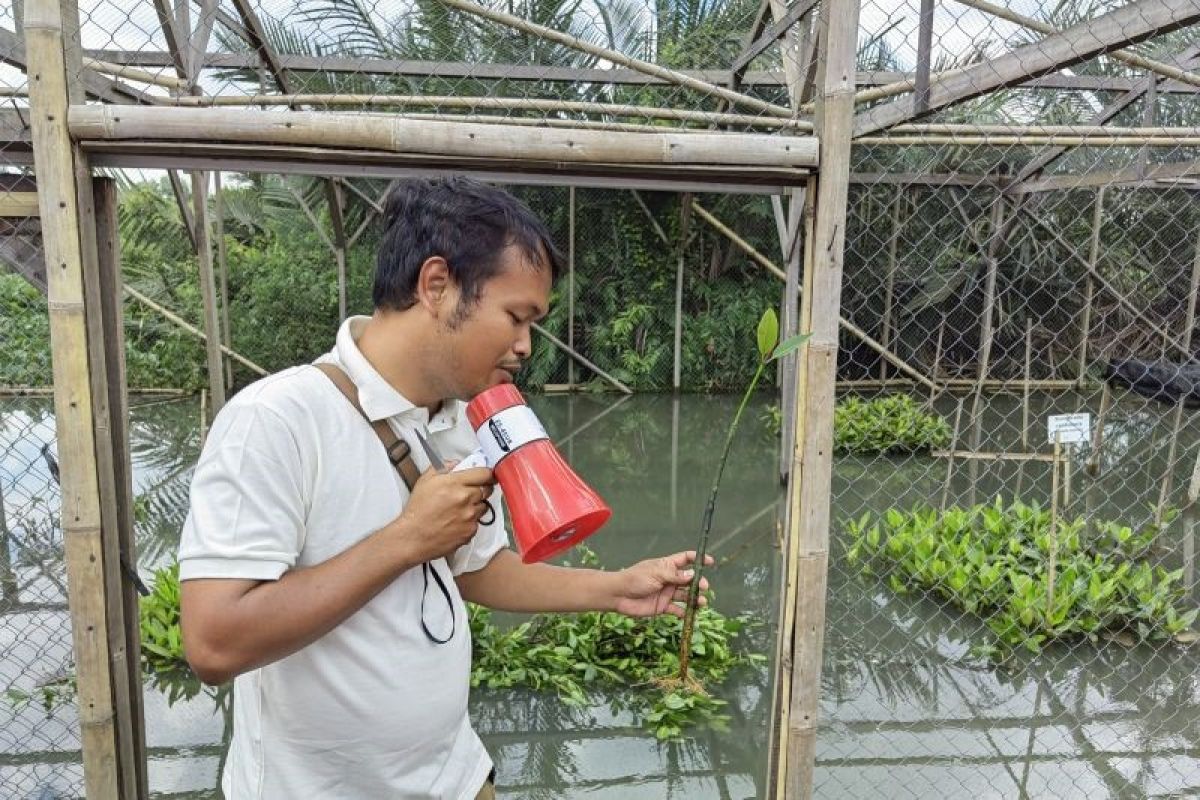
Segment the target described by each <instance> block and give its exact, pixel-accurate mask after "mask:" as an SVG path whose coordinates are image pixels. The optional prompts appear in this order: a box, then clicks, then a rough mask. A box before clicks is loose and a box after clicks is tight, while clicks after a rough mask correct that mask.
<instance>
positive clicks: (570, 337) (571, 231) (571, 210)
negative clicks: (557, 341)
mask: <svg viewBox="0 0 1200 800" xmlns="http://www.w3.org/2000/svg"><path fill="white" fill-rule="evenodd" d="M567 347H568V348H569V349H570V350H574V349H575V187H574V186H568V187H567ZM567 383H568V385H570V386H571V388H572V390H574V388H575V359H573V358H568V359H567Z"/></svg>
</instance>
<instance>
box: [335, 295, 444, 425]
mask: <svg viewBox="0 0 1200 800" xmlns="http://www.w3.org/2000/svg"><path fill="white" fill-rule="evenodd" d="M370 319H371V318H370V317H364V316H358V317H349V318H347V319H346V321H345V322H343V323H342V326H341V327H340V328H339V329H338V333H337V345H336V347H335V348H334V350H335V352H336V353H337V360H338V363H340V364H341V365H342V368H343V369H344V370H346V374H347V375H349V376H350V380H352V381H354V385H355V386H356V387H358V402H359V404H360V405H361V406H362V409H363V411H364V412H365V413H366V415H367V417H368V418H369V419H370V420H371V421H372V422H374V421H376V420H380V419H387V418H389V417H397V418H399V419H400V420H401V421H407V422H411V423H415V424H417V425H420V426H423V427H426V428H428V429H429V431H430V432H431V433H436V432H437V431H440V430H446V429H448V428H452V427H454V426H455V425H456V424H457V423H458V419H459V417H460V416H461V415H462V414H463V413H464V404H463V403H462V401H459V400H446V401H444V402H443V403H442V407H441V409H440V410H438V412H437V413H436V414H434V415H433V418H432V419H431V418H430V417H429V411H428V409H426V408H425V407H424V406H418V405H414V404H413V402H412V401H411V400H409V399H408V398H407V397H405V396H404V395H402V394H400V392H398V391H396V389H395V388H393V387H392V385H391V384H390V383H388V382H387V381H386V380H384V379H383V376H382V375H380V374H379V373H378V372H377V371H376V369H375V368H374V367H373V366H371V362H369V361H367V358H366V356H364V355H363V354H362V351H361V350H359V349H358V343H357V339H358V337H359V336H360V335H361V334H362V329H363V327H364V326H365V325H366V324H367V322H368V321H370Z"/></svg>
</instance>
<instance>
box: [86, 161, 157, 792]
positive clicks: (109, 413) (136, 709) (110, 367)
mask: <svg viewBox="0 0 1200 800" xmlns="http://www.w3.org/2000/svg"><path fill="white" fill-rule="evenodd" d="M77 163H82V162H78V161H77ZM78 183H79V185H80V188H81V190H82V189H84V188H86V193H87V196H88V197H89V198H90V200H91V206H92V209H93V215H92V216H93V219H94V221H95V225H94V231H93V232H92V235H91V237H92V241H93V242H94V243H95V245H94V247H93V248H88V247H85V248H84V260H85V264H86V265H87V269H86V271H85V275H84V293H85V294H84V297H85V303H86V304H87V324H88V346H89V349H90V351H91V352H90V358H91V363H92V399H93V402H94V403H95V410H94V413H93V418H94V419H95V423H96V441H97V445H96V457H97V468H98V477H99V486H100V495H101V525H102V530H103V534H102V538H103V547H104V572H105V584H106V586H105V589H106V591H105V594H106V598H107V603H106V605H107V614H108V620H109V631H108V633H109V648H110V654H111V655H110V657H111V659H112V661H111V663H112V680H113V697H114V706H115V710H116V714H117V717H116V722H117V743H118V753H119V756H120V762H119V764H120V778H121V782H122V797H123V798H129V800H134V799H135V798H142V797H148V796H149V787H148V778H147V773H146V734H145V724H144V713H143V699H142V680H141V678H142V665H141V642H140V638H141V637H140V635H139V617H140V613H139V605H138V594H137V590H136V588H135V586H134V583H133V581H131V580H129V579H128V578H126V576H125V570H126V569H130V570H132V569H134V565H136V564H137V545H136V542H135V539H134V530H133V526H134V521H133V501H134V498H133V465H132V462H131V457H130V452H129V428H128V420H129V399H128V395H127V392H126V371H125V326H124V314H123V304H122V302H121V282H122V277H121V261H120V235H119V232H118V228H117V187H116V183H115V181H113V179H111V178H96V179H94V180H93V179H91V178H90V176H87V175H83V176H81V177H80V180H79V181H78ZM80 194H81V195H82V194H83V192H82V191H81V192H80ZM81 207H82V197H81ZM89 250H90V252H89Z"/></svg>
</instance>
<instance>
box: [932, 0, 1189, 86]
mask: <svg viewBox="0 0 1200 800" xmlns="http://www.w3.org/2000/svg"><path fill="white" fill-rule="evenodd" d="M955 2H957V3H959V4H960V5H964V6H967V7H968V8H973V9H975V10H976V11H982V12H984V13H986V14H991V15H992V16H994V17H998V18H999V19H1003V20H1006V21H1008V22H1011V23H1013V24H1014V25H1020V26H1021V27H1024V28H1028V29H1029V30H1031V31H1037V32H1038V33H1040V34H1042V35H1044V36H1050V35H1051V34H1055V33H1061V32H1062V31H1061V30H1060V29H1059V28H1055V27H1054V26H1053V25H1047V24H1046V23H1045V22H1042V21H1041V20H1036V19H1033V18H1032V17H1027V16H1025V15H1024V14H1019V13H1017V12H1016V11H1013V10H1012V9H1010V8H1006V7H1004V6H998V5H996V4H994V3H989V2H987V0H955ZM1105 55H1106V56H1108V57H1109V58H1111V59H1113V60H1114V61H1120V62H1122V63H1125V64H1128V65H1129V66H1131V67H1135V68H1137V69H1144V70H1149V71H1150V72H1153V73H1156V74H1158V75H1161V76H1163V77H1164V78H1171V79H1173V80H1177V81H1180V82H1181V83H1187V84H1190V85H1192V86H1200V75H1197V74H1196V73H1194V72H1188V71H1187V70H1183V69H1180V68H1179V67H1176V66H1174V65H1173V64H1167V63H1164V62H1162V61H1158V60H1155V59H1152V58H1145V57H1143V56H1139V55H1138V54H1137V53H1132V52H1130V51H1128V50H1110V51H1108V52H1107V53H1105ZM1151 85H1153V84H1151Z"/></svg>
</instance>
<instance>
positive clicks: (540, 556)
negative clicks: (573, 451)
mask: <svg viewBox="0 0 1200 800" xmlns="http://www.w3.org/2000/svg"><path fill="white" fill-rule="evenodd" d="M467 419H469V420H470V421H471V427H472V428H474V429H475V435H476V436H477V437H478V438H479V445H480V449H481V450H483V455H484V458H485V459H486V460H487V465H488V466H489V467H491V469H492V470H493V472H494V473H495V475H496V480H498V481H499V482H500V488H501V489H503V490H504V497H505V499H506V500H507V501H508V510H509V513H510V514H511V515H512V524H513V533H514V534H515V535H516V538H517V552H519V553H520V554H521V560H522V561H524V562H525V563H526V564H531V563H533V562H535V561H543V560H545V559H547V558H549V557H550V556H553V555H555V554H557V553H561V552H562V551H563V550H566V549H567V548H569V547H572V546H574V545H575V543H576V542H580V541H582V540H583V539H586V538H587V537H588V536H591V535H592V534H593V533H595V532H596V531H597V530H598V529H599V528H600V526H601V525H603V524H604V523H605V522H607V521H608V518H609V517H610V516H612V509H610V508H609V507H608V506H607V505H605V503H604V501H603V500H601V499H600V495H598V494H596V493H595V492H594V491H592V489H591V487H589V486H588V485H587V484H586V483H584V482H583V480H582V479H580V477H579V476H578V475H576V474H575V472H574V470H572V469H571V468H570V467H569V466H568V465H567V462H566V461H564V460H563V457H562V456H561V455H559V454H558V450H556V449H555V448H554V445H553V444H552V443H551V442H550V437H549V436H547V435H546V429H545V428H543V427H542V423H541V422H540V421H539V420H538V418H537V416H536V415H535V414H534V413H533V411H532V410H531V409H530V408H529V406H527V405H526V404H525V398H523V397H522V396H521V393H520V392H519V391H518V390H517V387H515V386H513V385H512V384H509V383H501V384H498V385H496V386H493V387H492V388H490V389H487V390H486V391H484V392H482V393H480V394H479V395H478V396H476V397H475V399H474V400H472V401H471V402H470V403H469V404H467Z"/></svg>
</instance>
